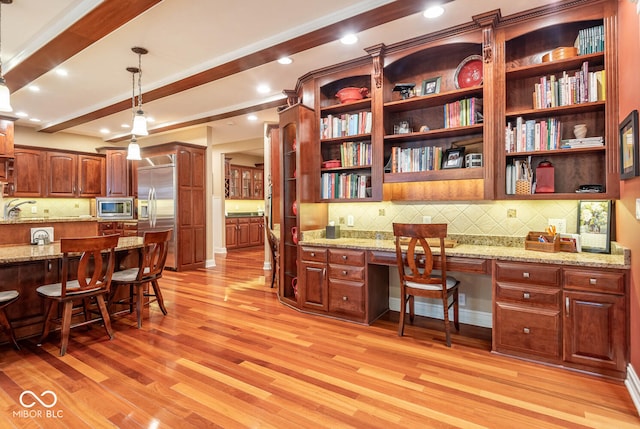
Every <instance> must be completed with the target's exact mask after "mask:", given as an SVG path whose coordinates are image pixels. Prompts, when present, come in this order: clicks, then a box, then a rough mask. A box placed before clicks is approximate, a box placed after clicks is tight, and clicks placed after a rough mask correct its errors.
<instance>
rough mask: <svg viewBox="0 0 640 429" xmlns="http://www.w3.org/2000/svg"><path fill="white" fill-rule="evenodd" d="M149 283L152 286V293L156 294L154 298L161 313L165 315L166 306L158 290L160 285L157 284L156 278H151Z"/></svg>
mask: <svg viewBox="0 0 640 429" xmlns="http://www.w3.org/2000/svg"><path fill="white" fill-rule="evenodd" d="M151 285H152V286H153V293H155V294H156V300H157V301H158V305H159V306H160V310H162V314H164V315H165V316H166V315H167V308H166V307H165V306H164V298H163V297H162V292H161V291H160V285H159V284H158V280H152V281H151Z"/></svg>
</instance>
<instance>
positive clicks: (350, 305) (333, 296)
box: [329, 280, 365, 317]
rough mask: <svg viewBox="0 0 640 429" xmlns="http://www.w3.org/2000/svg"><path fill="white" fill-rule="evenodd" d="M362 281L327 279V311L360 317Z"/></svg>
mask: <svg viewBox="0 0 640 429" xmlns="http://www.w3.org/2000/svg"><path fill="white" fill-rule="evenodd" d="M364 296H365V295H364V283H358V282H344V281H335V280H329V312H330V313H344V314H350V315H353V316H358V317H362V316H364V314H365V308H364V302H365V301H364Z"/></svg>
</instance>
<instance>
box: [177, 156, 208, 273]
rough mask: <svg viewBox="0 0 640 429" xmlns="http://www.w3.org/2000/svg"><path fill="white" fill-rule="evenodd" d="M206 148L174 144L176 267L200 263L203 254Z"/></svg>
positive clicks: (204, 245)
mask: <svg viewBox="0 0 640 429" xmlns="http://www.w3.org/2000/svg"><path fill="white" fill-rule="evenodd" d="M204 156H205V149H204V148H202V147H195V146H180V147H178V148H177V162H176V163H177V166H178V171H177V175H178V211H177V212H178V236H179V237H180V240H179V241H178V243H179V244H178V245H179V248H180V250H179V254H178V259H177V261H178V267H179V268H178V269H194V268H198V267H203V266H204V263H205V258H206V210H205V157H204Z"/></svg>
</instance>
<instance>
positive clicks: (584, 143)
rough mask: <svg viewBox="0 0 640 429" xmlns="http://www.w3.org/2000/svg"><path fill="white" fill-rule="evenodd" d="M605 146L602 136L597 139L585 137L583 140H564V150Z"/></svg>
mask: <svg viewBox="0 0 640 429" xmlns="http://www.w3.org/2000/svg"><path fill="white" fill-rule="evenodd" d="M601 146H604V138H603V137H602V136H597V137H584V138H581V139H577V138H576V139H564V140H562V146H561V148H563V149H574V148H579V147H601Z"/></svg>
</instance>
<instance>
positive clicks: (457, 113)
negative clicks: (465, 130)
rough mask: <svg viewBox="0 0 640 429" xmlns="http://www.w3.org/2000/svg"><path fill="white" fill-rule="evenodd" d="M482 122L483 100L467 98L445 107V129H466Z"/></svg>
mask: <svg viewBox="0 0 640 429" xmlns="http://www.w3.org/2000/svg"><path fill="white" fill-rule="evenodd" d="M481 122H482V99H481V98H477V97H471V98H465V99H462V100H458V101H454V102H453V103H447V104H445V105H444V127H445V128H454V127H465V126H468V125H476V124H479V123H481Z"/></svg>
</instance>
